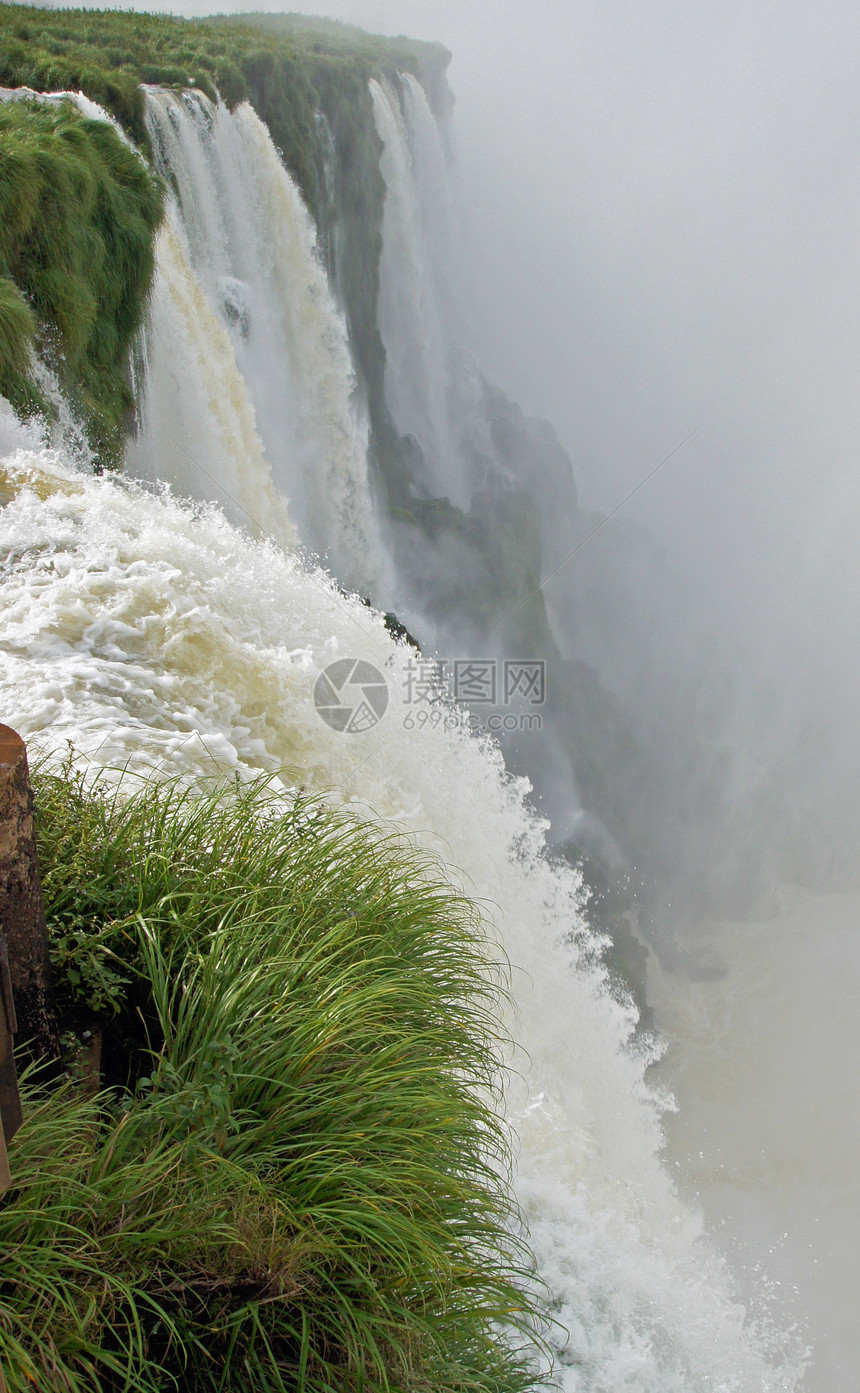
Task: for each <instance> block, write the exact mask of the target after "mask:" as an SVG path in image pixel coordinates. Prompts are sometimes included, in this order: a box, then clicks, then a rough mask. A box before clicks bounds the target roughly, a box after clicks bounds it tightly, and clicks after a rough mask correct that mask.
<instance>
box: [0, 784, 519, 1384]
mask: <svg viewBox="0 0 860 1393" xmlns="http://www.w3.org/2000/svg"><path fill="white" fill-rule="evenodd" d="M36 795H37V822H38V834H39V846H40V857H41V860H42V871H43V884H44V888H45V894H46V902H47V911H48V919H49V927H50V933H51V937H52V940H53V952H54V959H55V964H56V967H57V974H58V989H59V993H60V999H61V1002H62V1007H63V1011H64V1014H65V1017H66V1023H67V1024H68V1025H70V1026H76V1027H77V1029H78V1030H80V1027H81V1024H82V1022H83V1020H90V1022H91V1027H92V1028H96V1027H95V1025H94V1019H95V1018H96V1017H100V1018H101V1022H102V1025H103V1028H104V1031H105V1040H104V1055H103V1076H102V1079H101V1080H100V1081H96V1080H93V1079H92V1078H90V1077H88V1075H87V1072H86V1070H82V1071H81V1078H80V1080H79V1081H78V1082H77V1083H75V1082H69V1083H67V1084H66V1085H65V1086H64V1087H63V1088H61V1089H60V1090H59V1091H56V1090H55V1091H54V1092H50V1093H47V1092H41V1093H40V1091H39V1090H38V1088H37V1087H36V1086H35V1083H33V1082H31V1083H30V1085H29V1087H28V1089H27V1104H26V1117H25V1123H24V1126H23V1127H22V1129H21V1131H20V1132H19V1133H18V1135H17V1136H16V1137H15V1139H14V1141H13V1143H12V1146H11V1150H10V1164H11V1167H12V1171H13V1174H14V1176H15V1177H16V1181H17V1187H16V1188H15V1189H13V1190H12V1191H10V1192H9V1193H8V1194H7V1195H6V1197H5V1198H4V1199H3V1200H2V1201H0V1251H2V1252H3V1255H4V1258H3V1271H2V1274H0V1364H2V1367H3V1370H4V1373H5V1376H6V1382H7V1384H8V1386H9V1389H10V1393H17V1390H19V1389H24V1388H32V1387H33V1386H38V1387H44V1388H49V1387H50V1388H64V1389H71V1390H96V1389H99V1390H103V1389H111V1390H114V1389H115V1390H119V1389H140V1390H144V1389H145V1390H155V1389H159V1390H160V1389H167V1388H181V1389H200V1390H203V1389H206V1390H215V1389H240V1390H257V1389H259V1390H261V1393H262V1390H275V1389H277V1390H283V1393H286V1390H295V1389H301V1390H307V1393H317V1390H319V1393H348V1391H349V1390H355V1393H359V1390H365V1393H371V1390H392V1391H394V1390H397V1393H406V1391H407V1390H410V1393H418V1390H426V1393H432V1390H439V1391H440V1393H441V1390H451V1391H452V1393H453V1390H458V1391H460V1390H462V1393H465V1390H495V1391H496V1393H513V1390H521V1389H525V1388H529V1387H533V1386H534V1383H535V1375H534V1367H533V1359H534V1353H535V1344H534V1339H533V1336H532V1333H531V1332H532V1331H533V1329H534V1327H535V1322H536V1312H535V1306H534V1300H535V1298H534V1295H533V1293H534V1284H533V1280H532V1273H531V1268H530V1262H529V1257H528V1254H527V1251H526V1250H525V1248H524V1247H523V1246H522V1244H521V1243H519V1242H518V1241H517V1240H515V1239H514V1238H513V1237H512V1236H511V1234H512V1233H513V1232H515V1230H516V1224H517V1218H516V1214H515V1212H514V1209H513V1207H512V1203H511V1200H510V1196H509V1192H508V1189H507V1184H506V1181H505V1179H504V1177H505V1176H506V1175H507V1174H508V1167H509V1160H510V1158H509V1154H508V1142H507V1137H506V1133H505V1131H504V1129H503V1127H502V1126H501V1124H500V1122H499V1120H498V1116H497V1111H496V1108H497V1105H498V1102H499V1089H500V1053H501V1051H502V1049H503V1047H504V1041H503V1039H502V1038H501V1036H500V1033H499V1025H498V1021H499V1004H500V994H501V992H502V986H501V978H502V974H501V973H500V970H499V965H498V964H493V962H492V960H491V957H492V955H491V954H490V953H489V951H488V944H487V942H486V939H485V936H484V934H483V931H482V928H481V923H480V920H479V918H478V916H477V914H476V911H475V909H474V907H473V906H472V905H471V904H470V903H469V902H468V901H466V900H464V899H462V898H461V897H459V896H458V895H457V894H455V893H454V892H453V891H452V889H451V887H450V885H448V884H447V883H446V882H445V881H444V879H442V878H441V877H440V871H439V868H438V867H437V866H435V865H434V864H432V863H430V862H428V861H427V860H426V859H425V858H423V857H421V856H419V855H418V854H417V853H416V852H415V851H414V849H411V848H410V847H409V846H407V845H404V843H403V842H402V841H400V840H398V839H395V838H393V837H389V836H385V835H384V834H383V833H382V832H381V831H380V830H379V829H372V828H368V827H366V826H364V825H361V824H359V823H357V822H356V821H354V820H352V819H350V818H349V817H347V816H346V815H344V814H342V813H339V812H335V811H333V810H332V809H331V808H329V807H327V806H326V805H324V804H322V803H319V802H308V801H306V800H304V799H300V800H299V801H297V802H296V803H295V804H292V805H290V806H288V807H287V808H286V809H285V808H284V807H283V806H282V805H278V804H276V803H275V802H274V801H273V799H272V798H271V797H270V796H269V795H268V793H267V792H266V789H265V788H264V787H260V786H255V787H252V788H251V789H245V790H243V791H240V790H238V789H237V788H234V787H230V788H229V789H219V790H215V791H213V792H212V793H211V794H210V795H207V796H205V797H200V796H192V795H191V794H189V793H183V792H181V791H180V790H179V789H177V788H173V789H167V790H163V789H162V790H159V789H156V788H154V787H152V786H147V787H145V788H143V789H142V790H141V791H140V792H138V793H137V795H136V796H134V797H132V798H130V799H128V800H126V801H120V800H119V799H116V798H114V797H107V796H99V794H98V793H97V792H94V791H92V790H90V791H88V790H87V789H86V788H85V787H84V786H83V784H82V783H81V781H80V779H78V778H76V777H75V776H74V775H73V774H72V773H71V771H70V770H69V769H67V770H66V771H65V773H64V774H62V775H60V776H48V775H45V774H44V773H43V774H41V775H40V776H39V777H38V778H37V781H36ZM96 1089H97V1090H98V1091H94V1090H96Z"/></svg>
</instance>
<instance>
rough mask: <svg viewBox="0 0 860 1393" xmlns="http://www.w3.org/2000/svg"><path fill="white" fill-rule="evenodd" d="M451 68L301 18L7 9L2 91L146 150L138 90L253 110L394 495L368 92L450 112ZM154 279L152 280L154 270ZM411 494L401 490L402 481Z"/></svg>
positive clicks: (433, 56) (431, 51) (397, 456)
mask: <svg viewBox="0 0 860 1393" xmlns="http://www.w3.org/2000/svg"><path fill="white" fill-rule="evenodd" d="M449 59H450V54H449V53H448V52H447V50H445V49H444V48H442V47H441V45H439V44H429V43H423V42H420V41H416V40H409V39H405V38H397V39H390V38H381V37H377V36H373V35H369V34H365V33H363V32H362V31H361V30H359V29H355V28H353V27H351V26H349V25H344V24H338V23H334V22H331V21H325V20H318V19H310V18H307V17H304V16H300V15H264V14H253V15H241V16H239V15H234V16H223V15H220V16H214V17H212V18H207V19H200V20H186V19H180V18H178V17H176V16H167V15H147V14H142V13H139V12H133V13H128V12H123V11H117V10H105V11H97V10H67V9H56V10H54V9H37V8H31V7H30V6H26V5H6V4H2V3H0V85H5V86H8V87H22V86H27V87H31V88H33V89H34V90H36V91H40V92H50V91H58V90H68V89H72V90H77V89H80V90H82V91H83V92H85V93H86V94H87V96H89V97H91V98H92V99H93V100H94V101H97V102H99V103H100V104H101V105H102V106H104V107H105V108H106V109H107V110H108V111H109V112H111V113H112V114H113V115H114V116H115V117H116V118H117V120H118V121H119V122H120V123H121V125H122V126H123V128H124V130H125V131H126V133H127V134H128V135H129V136H130V137H131V138H132V140H134V141H135V143H136V144H137V145H138V147H139V148H140V149H141V150H143V151H144V152H147V151H148V148H149V138H148V135H147V131H146V124H145V102H144V95H143V92H142V90H141V88H140V86H139V84H140V83H154V84H157V85H159V86H163V87H173V88H182V87H199V88H200V89H201V90H202V91H204V92H205V93H206V94H207V96H209V97H211V98H213V99H214V98H215V96H216V95H217V94H218V93H220V95H221V96H222V97H223V99H224V101H225V102H226V103H227V105H228V106H231V107H232V106H235V105H236V104H237V103H238V102H240V101H244V100H247V101H249V102H251V104H252V105H253V106H254V108H255V110H256V111H257V113H258V115H259V116H260V118H261V119H262V120H263V121H264V122H265V123H266V125H267V127H268V129H269V131H270V133H271V136H272V139H273V141H274V143H275V145H276V146H277V147H278V150H279V151H280V153H281V155H282V157H283V159H284V163H285V164H286V166H287V168H288V169H289V171H290V173H291V174H292V175H293V177H294V178H295V179H296V181H297V183H298V185H299V187H300V189H301V191H302V196H303V198H304V200H305V202H306V204H307V205H308V208H309V209H310V211H311V214H312V216H313V218H314V220H315V222H316V224H317V228H318V230H319V233H320V245H321V248H322V249H323V251H324V253H325V256H326V261H327V269H328V271H329V274H330V275H331V277H332V280H333V283H334V284H335V286H336V289H337V293H338V294H339V296H340V297H341V299H342V302H343V305H344V309H345V311H346V316H347V320H348V323H349V329H350V341H351V343H352V347H353V352H354V356H355V361H356V368H357V371H358V374H359V376H360V378H361V380H362V382H363V385H364V387H365V388H366V391H367V397H368V404H369V408H370V417H371V426H372V433H373V456H374V458H375V459H376V461H377V463H378V465H379V467H380V469H381V471H382V475H383V478H384V480H385V483H386V487H387V488H388V489H389V490H395V491H396V489H397V488H398V481H399V479H400V476H401V475H402V473H403V460H402V458H401V457H402V453H403V445H402V442H400V441H399V438H398V436H397V433H396V431H395V429H394V426H393V423H392V421H391V418H390V415H389V413H388V409H387V407H386V405H385V393H384V367H385V354H384V349H383V345H382V340H381V338H380V336H379V331H378V328H377V324H376V304H377V296H378V287H379V255H380V249H381V223H382V207H383V201H384V196H385V188H384V183H383V179H382V174H381V172H380V169H379V154H380V148H381V147H380V142H379V138H378V136H377V133H376V127H375V125H374V120H373V110H372V104H371V100H370V95H369V92H368V82H369V80H370V78H371V77H376V78H387V79H389V80H392V81H393V80H395V78H396V75H397V74H398V73H400V72H412V73H414V74H415V75H416V76H417V77H419V78H420V80H421V81H422V82H423V83H424V86H425V88H426V90H427V91H428V94H429V95H430V99H431V101H433V102H434V104H435V105H436V107H437V108H438V109H439V110H444V109H447V106H448V104H449V103H450V94H449V92H448V89H447V86H446V80H445V71H446V67H447V64H448V61H449ZM321 118H324V120H322V119H321ZM0 159H2V149H0ZM336 233H337V235H336ZM142 270H143V272H144V275H146V274H148V273H147V271H146V266H145V264H143V263H142ZM0 274H2V267H0ZM18 283H19V285H21V282H20V281H19V282H18ZM3 390H4V389H3V386H2V383H0V391H3ZM399 487H400V491H401V492H402V491H403V488H404V486H403V484H402V482H401V483H400V484H399Z"/></svg>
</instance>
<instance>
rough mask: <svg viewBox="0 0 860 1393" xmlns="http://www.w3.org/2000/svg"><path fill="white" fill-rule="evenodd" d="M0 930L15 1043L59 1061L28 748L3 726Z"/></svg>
mask: <svg viewBox="0 0 860 1393" xmlns="http://www.w3.org/2000/svg"><path fill="white" fill-rule="evenodd" d="M0 932H2V933H3V935H4V937H5V940H6V947H7V951H8V955H9V971H10V977H11V984H12V992H13V994H14V1001H15V1015H16V1016H17V1024H18V1031H17V1042H18V1044H19V1045H23V1046H24V1048H25V1050H26V1051H27V1052H28V1053H30V1054H31V1055H32V1057H33V1058H35V1059H37V1060H41V1061H46V1060H47V1061H56V1060H59V1059H60V1053H61V1051H60V1040H59V1032H58V1028H57V1017H56V1010H55V1007H54V995H53V991H52V988H51V976H50V972H51V962H50V954H49V952H48V933H47V929H46V927H45V906H44V903H43V901H42V887H41V883H40V881H39V865H38V860H37V857H36V839H35V835H34V831H33V794H32V792H31V789H30V775H29V769H28V767H27V748H26V746H25V744H24V742H23V740H22V739H21V737H20V735H18V734H16V732H15V731H14V730H11V729H10V728H9V726H4V725H0Z"/></svg>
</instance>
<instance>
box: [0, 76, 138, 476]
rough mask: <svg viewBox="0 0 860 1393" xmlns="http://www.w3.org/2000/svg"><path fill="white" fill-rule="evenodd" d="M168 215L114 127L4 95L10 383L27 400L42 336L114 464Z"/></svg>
mask: <svg viewBox="0 0 860 1393" xmlns="http://www.w3.org/2000/svg"><path fill="white" fill-rule="evenodd" d="M160 217H161V191H160V188H159V185H158V183H157V182H156V180H155V179H154V178H153V177H152V176H151V175H150V174H149V172H148V171H147V169H146V168H145V166H144V164H143V163H142V161H141V160H140V159H139V158H138V157H137V156H136V155H135V154H134V152H133V151H132V150H130V149H128V147H127V146H125V145H124V144H123V142H122V141H121V140H120V139H119V138H118V136H117V134H116V132H115V131H114V129H113V128H112V127H111V126H110V125H108V124H107V123H105V122H101V121H91V120H87V119H86V118H84V117H83V116H82V115H81V114H80V112H78V111H77V110H76V109H75V108H74V107H73V106H72V104H71V103H67V102H63V103H60V104H58V105H50V106H48V105H45V104H44V103H40V102H36V101H33V102H29V101H14V102H5V103H2V104H0V257H2V263H3V269H4V270H5V271H6V273H7V279H6V280H5V281H4V282H0V285H2V286H3V287H4V288H3V291H2V296H3V298H2V301H0V305H2V307H3V309H0V392H2V393H3V394H4V395H6V396H8V397H9V398H10V399H11V400H12V401H13V403H14V404H16V405H18V406H19V407H22V408H23V407H25V406H26V401H27V394H28V391H29V392H30V395H31V396H32V394H33V393H34V392H35V388H34V387H33V386H32V384H30V386H29V388H28V385H27V381H26V373H25V372H22V367H21V364H22V354H21V350H22V348H23V347H24V346H25V344H26V345H29V344H30V343H32V342H33V341H34V339H35V341H36V342H37V345H38V347H39V348H40V349H41V351H42V352H43V353H44V354H45V356H46V357H48V359H49V361H51V362H52V364H53V366H55V368H56V370H57V373H58V376H59V379H60V382H61V384H62V385H63V386H64V388H65V389H66V391H67V393H68V395H69V397H70V399H71V401H72V403H73V405H76V406H77V408H78V410H79V412H80V414H81V416H82V418H83V419H84V420H85V421H86V422H87V425H88V430H89V435H90V440H91V443H92V445H93V447H94V448H95V450H96V451H97V453H98V455H99V457H100V458H101V461H102V463H103V464H106V465H114V464H117V463H119V461H120V460H121V457H122V448H123V435H124V432H123V427H124V418H125V415H126V413H127V412H128V410H129V408H130V406H131V393H130V389H129V386H128V381H127V372H126V364H127V356H128V351H129V347H130V344H131V341H132V338H133V336H134V334H135V332H136V330H137V328H138V326H139V324H140V320H141V315H142V312H143V305H144V301H145V297H146V292H147V289H148V286H149V281H150V277H151V275H152V266H153V233H154V229H155V227H156V226H157V224H158V222H159V220H160Z"/></svg>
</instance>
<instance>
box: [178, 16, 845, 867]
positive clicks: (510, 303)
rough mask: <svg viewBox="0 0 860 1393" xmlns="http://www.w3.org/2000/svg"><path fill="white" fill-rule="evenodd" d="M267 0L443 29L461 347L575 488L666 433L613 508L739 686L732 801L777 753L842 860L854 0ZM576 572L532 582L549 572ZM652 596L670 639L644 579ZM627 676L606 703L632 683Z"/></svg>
mask: <svg viewBox="0 0 860 1393" xmlns="http://www.w3.org/2000/svg"><path fill="white" fill-rule="evenodd" d="M154 8H156V9H164V10H167V9H170V8H172V9H174V10H175V9H176V8H177V7H176V6H167V5H160V4H156V5H155V6H154ZM224 8H225V9H226V10H233V11H235V10H237V9H249V10H250V9H259V8H260V5H259V4H256V3H254V4H244V3H237V4H235V5H234V4H230V5H226V6H225V7H224ZM266 8H272V9H275V8H281V7H280V6H275V5H271V4H269V5H267V6H266ZM292 8H294V9H298V10H301V11H304V12H307V13H325V14H327V15H330V16H332V17H335V18H339V19H343V20H347V21H350V22H353V23H356V24H359V25H361V26H363V27H364V28H367V29H370V30H374V31H377V32H382V33H399V32H403V33H408V34H410V35H413V36H416V37H425V38H428V39H436V40H440V41H442V42H443V43H445V44H447V45H448V47H449V48H450V49H451V50H452V52H453V55H454V57H453V61H452V64H451V69H450V80H451V85H452V88H453V90H454V93H455V96H456V99H457V104H456V127H455V130H456V150H457V160H458V177H459V180H460V182H461V185H462V188H463V190H464V191H465V197H464V198H463V200H462V208H463V214H462V216H463V226H462V254H463V262H464V267H465V285H466V287H467V292H466V308H467V314H468V317H469V319H470V321H471V328H472V334H473V338H474V343H475V348H476V351H477V354H478V357H479V359H480V362H481V364H482V366H483V367H484V369H485V371H486V373H487V375H488V376H489V377H490V378H491V379H494V380H496V381H498V382H499V384H500V385H501V386H503V387H504V388H506V389H507V390H508V391H509V392H510V393H511V395H512V396H513V397H514V398H515V399H516V400H518V401H519V402H520V403H521V405H522V406H523V407H524V408H525V409H526V410H528V411H531V412H533V413H535V414H538V415H541V416H545V417H546V418H547V419H549V420H550V421H551V422H552V423H553V425H554V426H555V427H556V429H557V430H558V432H559V434H560V436H561V439H562V443H563V444H564V445H565V446H566V447H567V449H568V450H569V451H570V453H571V456H572V459H573V463H574V469H575V472H576V477H577V482H578V484H579V488H580V497H581V500H582V502H583V503H584V505H585V506H587V507H593V508H595V509H604V510H609V509H611V508H614V507H615V506H616V505H617V504H618V503H619V502H620V501H621V500H622V499H623V498H624V497H625V496H626V495H627V494H628V493H629V492H630V491H631V490H632V489H634V488H635V487H636V486H637V485H638V484H640V483H641V482H642V480H643V479H644V478H645V476H646V475H647V474H648V473H649V472H650V471H651V470H652V469H654V467H655V466H656V465H658V464H659V463H660V462H661V460H663V459H664V458H665V456H667V455H668V454H669V453H670V452H671V451H673V450H675V448H676V447H677V446H678V445H679V444H680V442H681V441H683V440H685V438H686V437H687V436H688V435H689V433H690V432H694V434H693V435H692V438H691V439H689V440H687V443H686V444H684V445H683V446H682V447H681V448H680V449H679V450H677V453H676V454H674V455H673V457H672V458H671V459H670V460H669V461H668V462H667V463H666V464H665V465H664V467H663V468H662V469H661V470H660V471H659V473H658V474H656V475H655V477H654V478H653V479H651V480H650V481H649V482H648V483H647V484H646V485H645V486H644V487H643V488H642V489H641V490H640V491H639V492H638V493H637V494H636V497H635V498H634V499H631V501H630V502H629V503H627V504H626V505H625V507H624V509H623V510H622V516H623V517H624V518H625V519H628V520H630V521H635V522H641V523H643V524H645V525H646V526H647V527H648V528H649V530H650V531H651V532H652V534H653V535H654V536H655V538H656V539H657V541H658V543H659V544H660V545H661V546H662V547H663V549H664V551H665V554H666V556H667V558H668V561H669V563H670V565H671V566H672V567H673V568H674V569H675V570H676V572H677V575H678V580H677V585H678V591H679V597H680V596H681V595H682V594H683V596H684V597H685V598H686V597H687V596H688V595H689V593H690V591H691V589H692V591H693V593H694V594H695V593H696V592H698V593H700V594H701V596H702V597H703V599H704V602H705V604H706V605H707V606H708V607H709V609H710V610H711V612H712V616H713V624H714V631H715V634H716V635H717V636H718V641H721V642H725V644H726V645H727V647H728V649H729V650H730V651H731V652H733V653H734V655H735V664H736V667H737V670H738V671H740V672H741V673H742V674H743V677H742V682H741V687H740V696H739V699H738V701H737V708H736V710H735V711H734V713H733V715H732V730H731V732H730V738H729V745H730V747H731V748H730V749H729V750H728V751H727V754H726V758H727V759H730V760H734V763H735V766H736V768H735V777H736V779H740V780H741V783H743V781H744V779H745V778H746V777H747V774H748V775H749V788H750V793H751V795H752V792H753V790H754V789H755V788H756V787H757V779H758V773H759V772H760V771H759V770H757V769H756V767H755V766H756V765H757V764H758V766H760V767H761V766H763V765H765V764H768V765H770V766H779V767H782V769H783V774H782V777H783V788H782V791H781V793H780V799H781V801H782V802H783V803H792V804H796V806H793V810H792V816H793V818H794V821H795V839H796V840H797V841H798V842H800V841H802V839H803V836H804V835H805V829H808V830H809V834H810V836H811V837H813V838H814V837H819V838H821V836H822V832H823V831H824V829H825V826H826V834H825V835H826V838H827V839H828V841H830V842H831V843H832V845H833V847H834V864H835V863H836V862H838V861H840V860H841V861H842V862H843V863H844V861H845V859H846V858H848V859H851V858H852V857H853V843H854V840H855V837H854V832H855V828H856V825H857V823H856V817H857V806H856V795H855V792H854V789H855V786H856V785H857V783H858V770H860V761H858V747H860V740H858V722H857V717H856V714H855V701H854V692H855V691H856V689H857V677H858V662H857V654H856V640H855V633H856V627H857V626H856V600H855V596H856V594H857V591H858V560H857V548H856V547H855V544H854V538H855V536H856V535H857V533H858V528H860V485H858V482H857V473H858V471H857V458H858V455H860V451H858V443H860V393H858V392H857V390H856V383H857V378H858V371H860V329H858V322H860V316H858V297H860V274H858V272H860V252H858V236H857V229H858V226H860V180H858V169H860V158H858V135H857V132H858V130H860V83H858V81H857V65H858V57H860V14H858V12H857V10H856V7H852V6H850V5H848V4H847V3H831V4H829V5H825V6H823V7H816V9H815V11H814V12H813V11H812V10H811V9H810V7H808V6H806V5H801V4H799V3H790V4H776V3H767V0H742V3H725V0H721V3H719V4H717V3H708V0H705V3H702V4H699V5H697V6H696V7H695V10H691V9H690V7H689V6H687V5H684V4H682V3H680V0H650V2H649V3H646V4H642V3H636V2H635V0H600V3H578V4H567V3H560V2H559V0H540V2H539V3H530V4H528V5H526V4H525V3H523V2H522V0H492V3H489V0H459V2H458V3H457V2H455V0H432V3H430V0H306V2H305V3H303V2H302V0H299V3H298V4H293V5H292ZM182 9H183V12H184V13H188V14H192V13H193V14H202V13H205V12H207V11H211V9H212V5H211V4H206V3H192V4H189V5H186V6H183V7H182ZM580 564H581V563H580V562H577V561H576V560H574V561H572V562H571V563H570V566H569V568H567V569H566V570H565V571H564V572H562V575H561V576H560V577H559V579H558V581H556V582H555V583H554V584H555V585H556V586H557V587H563V586H565V585H568V584H569V585H575V583H576V568H577V566H578V565H580ZM655 609H659V623H660V624H662V625H663V626H664V636H665V637H666V638H667V639H668V641H669V642H671V636H672V614H671V612H669V613H667V612H666V608H665V596H664V595H661V597H660V599H659V602H658V601H657V600H656V598H655ZM656 622H658V621H657V619H656V617H655V623H656ZM626 695H627V696H628V698H629V699H630V700H635V697H636V691H635V680H634V683H633V690H632V691H631V692H629V693H628V694H626ZM738 796H739V797H742V796H743V789H742V788H741V789H740V790H739V795H738ZM763 815H764V814H763ZM837 842H838V843H839V846H838V855H837V854H836V844H837ZM799 854H802V852H800V851H799ZM828 869H830V868H829V867H828Z"/></svg>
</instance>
